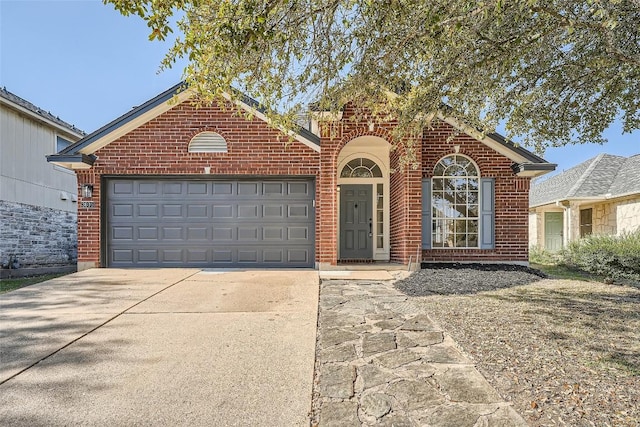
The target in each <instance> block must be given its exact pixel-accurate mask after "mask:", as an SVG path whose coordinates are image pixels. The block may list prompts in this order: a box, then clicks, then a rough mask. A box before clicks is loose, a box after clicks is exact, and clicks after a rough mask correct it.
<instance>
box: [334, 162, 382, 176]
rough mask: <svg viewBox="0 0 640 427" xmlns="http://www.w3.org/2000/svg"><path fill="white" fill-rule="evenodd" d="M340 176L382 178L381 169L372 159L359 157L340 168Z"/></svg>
mask: <svg viewBox="0 0 640 427" xmlns="http://www.w3.org/2000/svg"><path fill="white" fill-rule="evenodd" d="M340 178H382V170H381V169H380V166H378V165H377V164H376V162H374V161H373V160H370V159H366V158H364V157H359V158H357V159H353V160H351V161H350V162H349V163H347V164H346V165H345V166H344V168H342V171H341V172H340Z"/></svg>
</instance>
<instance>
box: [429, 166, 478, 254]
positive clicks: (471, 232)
mask: <svg viewBox="0 0 640 427" xmlns="http://www.w3.org/2000/svg"><path fill="white" fill-rule="evenodd" d="M431 181H432V186H431V207H432V217H431V222H432V236H431V239H432V240H431V241H432V245H433V247H434V248H477V247H478V223H479V207H478V205H479V181H480V174H479V171H478V168H477V166H476V165H475V164H474V163H473V162H472V161H471V159H469V158H467V157H465V156H462V155H460V154H453V155H450V156H446V157H443V158H442V159H440V161H439V162H438V163H437V164H436V167H435V168H434V170H433V178H432V179H431Z"/></svg>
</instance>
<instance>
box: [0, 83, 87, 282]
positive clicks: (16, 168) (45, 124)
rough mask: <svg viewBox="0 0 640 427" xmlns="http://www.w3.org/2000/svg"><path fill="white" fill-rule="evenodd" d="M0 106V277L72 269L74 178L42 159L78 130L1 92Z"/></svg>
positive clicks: (74, 252) (75, 138)
mask: <svg viewBox="0 0 640 427" xmlns="http://www.w3.org/2000/svg"><path fill="white" fill-rule="evenodd" d="M0 107H1V108H0V266H1V267H2V268H1V269H0V277H7V276H20V275H24V274H32V273H39V272H46V271H58V270H69V269H70V268H71V269H72V268H75V265H76V256H77V233H76V211H77V185H76V177H75V174H74V173H73V172H71V171H69V170H67V169H64V168H62V167H60V166H56V165H52V164H49V163H47V161H46V159H45V155H47V154H51V153H55V152H57V151H59V150H61V149H64V148H65V147H67V146H69V145H71V144H72V143H74V142H76V141H78V140H79V139H81V138H82V137H83V136H84V132H82V131H80V130H79V129H77V128H76V127H74V126H72V125H70V124H69V123H66V122H64V121H62V120H60V119H59V118H58V117H56V116H54V115H52V114H51V113H49V112H46V111H43V110H42V109H40V108H38V107H36V106H35V105H33V104H31V103H30V102H28V101H25V100H24V99H22V98H20V97H18V96H16V95H14V94H12V93H11V92H9V91H7V90H6V89H4V88H3V89H0ZM16 269H18V270H16Z"/></svg>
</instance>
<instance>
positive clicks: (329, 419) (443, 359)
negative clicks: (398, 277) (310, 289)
mask: <svg viewBox="0 0 640 427" xmlns="http://www.w3.org/2000/svg"><path fill="white" fill-rule="evenodd" d="M319 310H320V311H319V319H318V341H317V354H316V374H315V376H316V377H315V381H314V399H313V410H312V423H311V424H312V426H320V427H333V426H336V427H337V426H339V427H351V426H353V427H355V426H358V427H359V426H389V427H391V426H394V427H405V426H407V427H408V426H433V427H445V426H446V427H448V426H450V427H465V426H469V427H472V426H526V423H525V422H524V420H523V419H522V417H520V415H518V414H517V413H516V412H515V411H514V410H513V408H512V407H511V406H510V404H509V403H507V402H505V401H504V400H503V399H502V398H501V397H500V396H499V395H498V394H497V393H496V391H495V390H494V389H493V388H492V387H491V386H490V385H489V383H488V382H487V381H486V380H485V378H484V377H483V376H482V375H481V374H480V373H479V372H478V370H477V369H476V368H475V366H474V365H473V364H472V363H471V361H470V360H469V359H468V358H467V357H466V356H465V355H464V354H463V353H462V352H461V351H460V350H459V349H458V347H457V345H456V344H455V342H454V341H453V340H452V339H451V337H449V336H448V335H447V333H446V331H443V330H442V329H440V328H439V327H438V325H436V324H434V322H433V321H432V320H431V319H430V317H429V313H426V312H425V310H424V308H422V306H421V304H420V298H414V297H409V296H406V295H404V294H402V293H400V292H399V291H397V290H396V289H395V288H394V287H393V280H386V281H372V280H354V279H348V280H344V279H338V280H335V279H333V280H332V279H327V278H325V279H323V280H322V283H321V288H320V306H319Z"/></svg>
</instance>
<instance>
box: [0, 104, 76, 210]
mask: <svg viewBox="0 0 640 427" xmlns="http://www.w3.org/2000/svg"><path fill="white" fill-rule="evenodd" d="M55 137H56V132H55V130H54V129H52V128H49V127H48V126H46V125H44V124H41V123H40V122H37V121H35V120H32V119H31V118H29V117H27V116H25V115H23V114H19V113H17V112H16V111H14V110H12V109H9V108H8V107H6V106H4V105H3V106H2V108H0V199H1V200H6V201H9V202H17V203H26V204H30V205H35V206H44V207H49V208H53V209H60V210H65V211H69V212H73V211H75V210H76V203H73V202H72V201H71V197H69V198H68V199H67V200H61V199H60V192H61V191H64V192H66V193H68V194H69V195H71V194H77V186H76V176H75V173H73V172H71V171H66V170H61V169H59V168H55V167H54V165H52V164H50V163H47V159H46V157H45V156H46V155H48V154H53V153H54V152H55Z"/></svg>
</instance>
